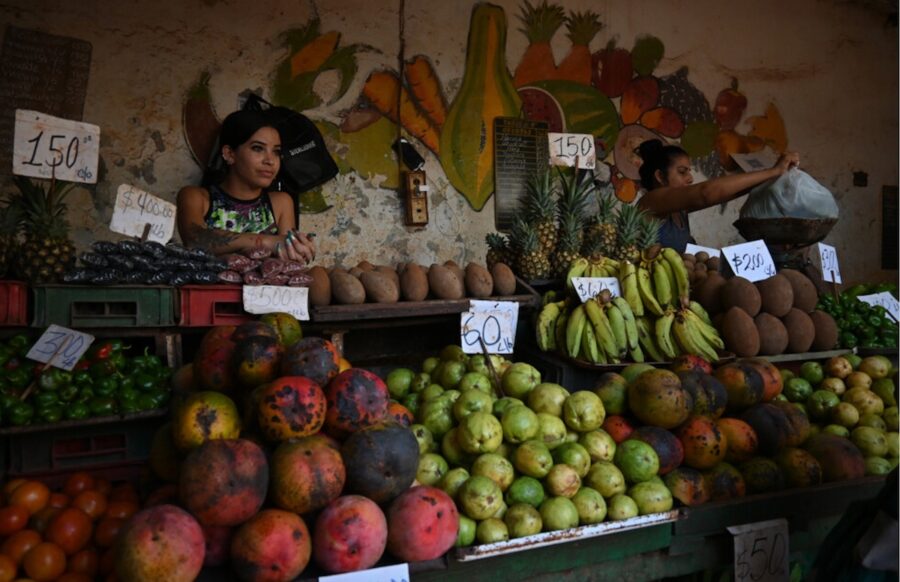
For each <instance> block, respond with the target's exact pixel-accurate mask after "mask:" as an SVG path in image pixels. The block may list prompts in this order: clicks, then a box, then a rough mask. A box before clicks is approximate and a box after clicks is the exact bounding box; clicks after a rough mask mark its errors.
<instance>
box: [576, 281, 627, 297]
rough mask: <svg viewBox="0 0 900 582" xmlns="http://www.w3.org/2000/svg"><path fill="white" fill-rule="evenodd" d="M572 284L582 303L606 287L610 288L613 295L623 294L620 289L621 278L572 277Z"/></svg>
mask: <svg viewBox="0 0 900 582" xmlns="http://www.w3.org/2000/svg"><path fill="white" fill-rule="evenodd" d="M572 284H573V285H574V286H575V292H576V293H578V298H579V299H581V302H582V303H584V302H585V301H587V300H588V299H591V298H592V297H596V296H597V295H599V294H600V292H601V291H603V290H604V289H609V292H610V293H612V296H613V297H618V296H619V295H621V294H622V291H621V290H620V289H619V280H618V279H616V278H615V277H572Z"/></svg>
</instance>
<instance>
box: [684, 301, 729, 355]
mask: <svg viewBox="0 0 900 582" xmlns="http://www.w3.org/2000/svg"><path fill="white" fill-rule="evenodd" d="M682 314H683V317H684V318H685V320H686V321H687V322H688V324H689V325H690V326H691V327H692V328H693V329H695V330H696V331H697V334H699V336H700V337H701V338H702V339H703V340H704V341H705V342H706V343H707V344H709V345H710V346H712V347H713V348H716V349H719V350H724V349H725V342H724V341H722V336H720V335H719V332H718V330H717V329H716V328H714V327H713V326H711V325H709V324H708V323H706V322H705V321H703V319H702V318H701V317H700V316H699V315H697V314H696V313H694V312H693V311H691V310H690V309H684V310H682Z"/></svg>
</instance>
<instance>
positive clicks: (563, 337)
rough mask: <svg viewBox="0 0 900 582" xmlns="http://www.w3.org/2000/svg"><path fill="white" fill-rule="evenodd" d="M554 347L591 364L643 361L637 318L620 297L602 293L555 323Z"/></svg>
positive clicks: (606, 292)
mask: <svg viewBox="0 0 900 582" xmlns="http://www.w3.org/2000/svg"><path fill="white" fill-rule="evenodd" d="M555 335H556V348H557V351H559V352H560V353H562V354H564V355H567V356H569V357H571V358H579V359H582V360H585V361H587V362H590V363H592V364H618V363H620V362H621V361H622V360H624V359H630V360H631V361H634V362H643V361H644V352H643V350H642V349H641V346H640V344H639V338H638V328H637V318H635V316H634V313H633V312H632V311H631V307H630V306H629V305H628V302H626V301H625V299H623V298H622V297H615V298H613V297H611V296H610V294H609V291H604V292H603V293H601V295H599V296H598V297H595V298H592V299H589V300H588V301H586V302H584V303H583V304H581V305H578V306H576V307H575V308H574V309H573V310H572V312H571V313H570V314H568V315H567V316H565V315H562V316H560V317H559V318H557V320H556V333H555Z"/></svg>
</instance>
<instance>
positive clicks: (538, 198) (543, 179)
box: [523, 169, 557, 224]
mask: <svg viewBox="0 0 900 582" xmlns="http://www.w3.org/2000/svg"><path fill="white" fill-rule="evenodd" d="M556 196H557V190H556V184H555V183H554V181H553V174H552V173H551V172H550V170H549V169H547V170H545V171H543V172H536V173H535V174H533V175H532V176H531V177H530V178H529V179H528V181H527V182H526V184H525V200H524V208H523V210H524V214H525V220H526V221H527V222H528V223H529V224H538V223H541V222H554V223H555V222H556V200H555V198H556Z"/></svg>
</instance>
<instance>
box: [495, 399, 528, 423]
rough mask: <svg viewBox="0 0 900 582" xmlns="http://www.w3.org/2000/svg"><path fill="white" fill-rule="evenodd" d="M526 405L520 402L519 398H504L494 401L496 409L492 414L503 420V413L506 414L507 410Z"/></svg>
mask: <svg viewBox="0 0 900 582" xmlns="http://www.w3.org/2000/svg"><path fill="white" fill-rule="evenodd" d="M524 405H525V403H524V402H522V401H521V400H519V399H518V398H510V397H509V396H504V397H503V398H498V399H497V400H495V401H494V407H493V409H492V412H493V413H494V416H499V417H500V418H503V413H505V412H506V409H507V408H510V407H512V406H524Z"/></svg>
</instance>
